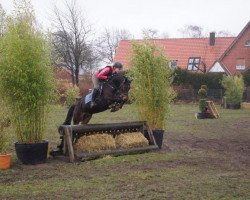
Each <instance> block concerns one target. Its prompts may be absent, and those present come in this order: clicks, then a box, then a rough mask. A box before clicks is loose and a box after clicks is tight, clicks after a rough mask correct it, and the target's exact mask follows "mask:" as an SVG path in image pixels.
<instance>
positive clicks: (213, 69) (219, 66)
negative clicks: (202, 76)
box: [209, 62, 225, 72]
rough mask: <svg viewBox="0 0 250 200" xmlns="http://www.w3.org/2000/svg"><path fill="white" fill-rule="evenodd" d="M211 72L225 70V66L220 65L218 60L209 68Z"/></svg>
mask: <svg viewBox="0 0 250 200" xmlns="http://www.w3.org/2000/svg"><path fill="white" fill-rule="evenodd" d="M209 72H225V70H224V69H223V67H222V66H221V65H220V63H219V62H216V63H215V64H214V65H213V67H211V69H210V70H209Z"/></svg>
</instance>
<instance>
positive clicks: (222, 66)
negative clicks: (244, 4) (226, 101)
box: [114, 22, 250, 75]
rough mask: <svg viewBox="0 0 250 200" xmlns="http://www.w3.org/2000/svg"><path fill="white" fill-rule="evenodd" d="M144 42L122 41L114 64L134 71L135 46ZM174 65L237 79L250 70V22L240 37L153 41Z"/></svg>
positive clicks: (212, 36)
mask: <svg viewBox="0 0 250 200" xmlns="http://www.w3.org/2000/svg"><path fill="white" fill-rule="evenodd" d="M142 41H143V40H122V41H120V43H119V46H118V48H117V50H116V53H115V57H114V61H120V62H121V63H123V66H124V69H125V70H126V69H129V68H130V59H131V55H132V42H135V43H141V42H142ZM150 42H152V43H153V44H155V45H156V46H158V47H160V48H161V49H162V50H163V51H164V52H165V55H166V57H167V58H168V59H169V60H170V61H171V62H170V63H171V64H170V66H171V67H172V68H176V67H179V68H182V69H187V70H189V71H195V72H225V73H226V74H229V75H235V74H238V73H240V72H243V71H245V70H247V69H250V22H248V24H247V25H246V26H245V28H244V29H243V30H242V31H241V33H240V34H239V35H238V36H237V37H215V33H214V32H212V33H210V36H209V37H207V38H168V39H151V40H150Z"/></svg>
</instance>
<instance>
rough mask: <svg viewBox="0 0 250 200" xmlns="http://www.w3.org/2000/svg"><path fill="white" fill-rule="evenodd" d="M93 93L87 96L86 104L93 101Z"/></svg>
mask: <svg viewBox="0 0 250 200" xmlns="http://www.w3.org/2000/svg"><path fill="white" fill-rule="evenodd" d="M92 95H93V91H92V92H90V93H89V94H87V95H86V96H85V104H87V103H89V102H90V101H91V99H92Z"/></svg>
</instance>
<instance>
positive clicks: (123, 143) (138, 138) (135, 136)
mask: <svg viewBox="0 0 250 200" xmlns="http://www.w3.org/2000/svg"><path fill="white" fill-rule="evenodd" d="M115 143H116V147H117V148H122V149H129V148H133V147H143V146H147V145H149V144H148V140H147V139H146V138H145V137H144V135H143V134H142V133H141V132H132V133H123V134H120V135H118V136H116V138H115Z"/></svg>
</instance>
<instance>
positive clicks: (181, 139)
mask: <svg viewBox="0 0 250 200" xmlns="http://www.w3.org/2000/svg"><path fill="white" fill-rule="evenodd" d="M217 108H218V110H219V112H220V115H221V117H220V118H219V119H206V120H197V119H195V117H194V113H195V112H197V111H198V105H193V104H192V105H174V106H173V107H172V113H171V116H170V117H169V119H168V120H166V131H165V132H166V133H165V135H164V146H163V149H162V150H160V151H158V152H152V153H146V154H138V155H126V156H120V157H105V158H103V159H97V160H93V161H88V162H76V163H73V164H72V163H68V162H64V161H60V160H57V159H49V160H48V162H47V164H45V165H41V166H36V167H24V166H22V165H20V164H18V163H17V162H16V161H15V159H14V163H13V166H12V169H10V170H5V171H3V170H2V171H0V191H1V192H0V199H249V197H250V191H249V188H250V177H249V172H250V170H249V169H250V158H249V153H250V152H249V149H250V134H249V133H250V117H249V116H250V110H224V109H221V108H220V107H219V106H218V107H217ZM66 112H67V109H66V108H65V107H61V106H51V113H50V116H49V119H48V128H47V131H46V134H45V138H47V139H49V141H50V143H51V145H52V146H55V145H56V144H57V143H58V142H59V137H58V133H57V127H58V126H59V125H60V124H61V123H62V122H63V120H64V118H65V116H66ZM133 120H138V118H137V114H136V110H135V108H134V106H133V105H126V106H125V107H124V108H123V109H122V110H120V111H118V112H115V113H110V112H103V113H100V114H97V115H95V116H94V117H93V119H92V120H91V121H90V123H113V122H124V121H133ZM8 131H9V134H10V136H11V137H10V142H11V143H12V142H14V141H15V136H14V134H13V129H12V128H10V129H9V130H8ZM11 151H12V152H13V153H14V150H13V147H12V148H11Z"/></svg>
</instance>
